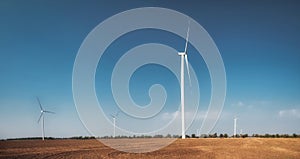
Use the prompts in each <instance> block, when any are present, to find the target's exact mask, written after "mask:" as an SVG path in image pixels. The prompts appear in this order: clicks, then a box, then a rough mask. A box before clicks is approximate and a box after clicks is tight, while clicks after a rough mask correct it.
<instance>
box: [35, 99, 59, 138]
mask: <svg viewBox="0 0 300 159" xmlns="http://www.w3.org/2000/svg"><path fill="white" fill-rule="evenodd" d="M36 99H37V101H38V102H39V106H40V109H41V115H40V117H39V120H38V123H39V122H40V120H41V118H43V121H42V139H43V140H44V139H45V118H44V113H51V114H55V113H54V112H51V111H48V110H45V109H43V107H42V104H41V102H40V99H39V98H38V97H37V98H36Z"/></svg>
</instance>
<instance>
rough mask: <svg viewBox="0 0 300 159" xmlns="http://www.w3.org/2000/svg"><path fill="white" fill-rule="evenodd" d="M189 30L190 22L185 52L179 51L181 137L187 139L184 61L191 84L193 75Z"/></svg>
mask: <svg viewBox="0 0 300 159" xmlns="http://www.w3.org/2000/svg"><path fill="white" fill-rule="evenodd" d="M189 31H190V22H189V26H188V30H187V34H186V41H185V48H184V52H178V55H179V56H181V70H180V73H181V74H180V98H181V138H182V139H185V126H184V61H185V64H186V68H187V72H188V76H189V81H190V85H191V77H190V71H189V63H188V58H187V46H188V41H189Z"/></svg>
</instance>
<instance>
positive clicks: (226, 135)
mask: <svg viewBox="0 0 300 159" xmlns="http://www.w3.org/2000/svg"><path fill="white" fill-rule="evenodd" d="M249 137H256V138H300V134H295V133H294V134H268V133H267V134H263V135H262V134H252V135H248V134H237V135H235V136H233V135H231V136H229V135H228V134H227V133H225V134H222V133H221V134H217V133H214V134H202V135H200V136H197V135H196V134H191V135H186V138H249ZM113 138H115V139H134V138H181V136H180V135H171V134H167V135H153V136H151V135H133V136H125V135H122V136H115V137H113V136H102V137H95V136H73V137H67V138H56V137H45V139H46V140H65V139H76V140H88V139H113ZM1 140H41V137H25V138H9V139H1Z"/></svg>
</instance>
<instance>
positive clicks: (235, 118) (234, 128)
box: [233, 117, 238, 137]
mask: <svg viewBox="0 0 300 159" xmlns="http://www.w3.org/2000/svg"><path fill="white" fill-rule="evenodd" d="M237 119H238V118H237V117H234V119H233V120H234V125H233V137H236V121H237Z"/></svg>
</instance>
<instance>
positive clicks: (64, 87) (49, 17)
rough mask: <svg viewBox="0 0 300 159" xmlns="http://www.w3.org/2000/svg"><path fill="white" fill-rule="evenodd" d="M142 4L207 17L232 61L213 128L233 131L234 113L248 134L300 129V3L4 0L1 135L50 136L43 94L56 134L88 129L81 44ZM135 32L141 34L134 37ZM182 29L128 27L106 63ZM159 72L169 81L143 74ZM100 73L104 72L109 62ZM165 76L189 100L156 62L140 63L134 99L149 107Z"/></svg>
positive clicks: (204, 81) (198, 64)
mask: <svg viewBox="0 0 300 159" xmlns="http://www.w3.org/2000/svg"><path fill="white" fill-rule="evenodd" d="M137 7H165V8H170V9H173V10H176V11H179V12H182V13H184V14H186V15H188V16H190V17H192V18H193V19H194V20H196V21H197V22H198V23H200V24H201V25H202V26H203V27H204V28H205V29H206V30H207V31H208V33H209V34H210V35H211V37H212V38H213V39H214V41H215V43H216V45H217V46H218V48H219V51H220V53H221V56H222V58H223V61H224V64H225V69H226V74H227V96H226V102H225V105H224V110H223V113H222V115H221V118H220V120H219V122H218V124H217V125H216V127H215V129H214V130H213V131H212V132H218V133H228V134H232V129H233V128H232V125H233V117H234V116H238V118H239V120H238V123H239V125H238V129H243V132H244V133H249V134H252V133H300V127H299V122H300V31H299V28H300V20H299V19H300V18H299V17H300V10H299V7H300V3H299V2H298V1H268V0H266V1H262V2H261V1H256V2H255V1H249V2H240V1H226V2H225V1H224V2H223V1H201V2H192V1H191V2H184V1H163V2H160V1H126V2H125V1H122V2H117V1H115V2H113V1H62V2H61V1H43V2H41V1H14V0H12V1H9V0H2V1H0V20H1V23H0V55H1V56H0V57H1V58H0V74H1V75H0V138H11V137H28V136H40V125H39V124H37V119H38V117H39V107H38V104H37V101H36V99H35V97H36V96H39V97H40V99H41V102H42V104H43V105H44V106H45V107H46V108H47V109H49V110H51V111H54V112H56V114H55V115H51V114H49V115H47V117H46V133H47V135H48V136H55V137H65V136H75V135H87V134H88V132H87V131H86V130H85V128H84V126H83V125H82V123H81V122H80V119H79V117H78V114H77V112H76V108H75V105H74V102H73V97H72V69H73V64H74V60H75V57H76V54H77V51H78V49H79V47H80V45H81V43H82V42H83V40H84V38H85V37H86V36H87V34H88V33H89V32H90V31H91V30H92V29H93V28H94V27H96V26H97V25H98V24H99V23H101V22H102V21H104V20H105V19H106V18H108V17H110V16H112V15H114V14H117V13H119V12H122V11H125V10H128V9H133V8H137ZM142 34H143V35H149V37H148V36H146V37H147V38H145V37H144V36H142ZM131 36H132V37H139V39H138V40H136V41H130V40H128V39H132V37H131ZM172 36H174V35H168V34H167V33H166V32H160V31H158V30H145V32H144V33H142V31H137V32H133V33H132V34H128V36H127V37H122V38H121V39H119V41H117V42H116V43H114V45H115V46H116V47H114V46H112V47H111V48H110V49H111V50H110V51H111V52H119V54H109V51H108V53H107V54H106V56H107V58H108V59H110V60H103V65H106V66H108V67H110V65H112V64H113V62H116V59H117V58H118V57H119V56H121V55H122V53H123V51H125V50H126V49H127V50H128V49H129V48H131V47H134V46H137V45H140V44H142V43H146V42H153V41H155V42H160V43H172V42H170V41H168V40H166V39H168V38H173V37H172ZM142 37H144V38H142ZM158 37H166V38H165V39H163V38H162V39H159V38H158ZM174 39H176V37H174ZM182 42H183V39H180V38H178V37H177V41H176V40H174V42H173V43H172V44H170V45H173V46H174V47H175V49H180V47H181V46H179V45H177V44H181V43H182ZM118 43H119V44H118ZM118 45H120V46H122V47H117V46H118ZM176 47H179V48H176ZM122 49H123V50H122ZM199 58H200V57H197V56H196V54H191V57H190V61H191V64H192V65H193V67H194V69H195V68H196V70H195V71H196V73H198V74H197V75H198V79H201V80H200V81H201V82H200V83H199V85H200V88H201V86H202V87H203V89H204V90H201V92H203V93H202V94H201V95H202V96H203V99H204V101H203V104H204V105H205V103H206V104H207V102H208V101H207V100H208V98H209V97H210V92H209V88H210V86H209V84H210V82H209V80H210V79H209V74H208V72H207V70H206V72H205V65H204V63H203V61H201V58H200V60H199ZM197 68H198V71H197ZM151 69H154V70H160V71H157V72H155V73H156V76H160V77H161V79H159V80H157V79H151V78H150V79H149V81H146V82H145V78H143V77H144V76H145V75H147V72H149V71H151ZM200 70H204V71H200ZM97 71H99V72H101V66H99V67H98V69H97ZM104 73H106V74H107V75H109V74H110V73H111V72H109V71H107V72H105V71H104ZM162 75H164V76H162ZM96 78H97V82H96V86H97V88H99V87H102V86H103V85H105V83H106V82H108V79H109V78H102V76H101V77H99V76H98V74H97V75H96ZM146 79H148V78H146ZM166 80H168V82H165V83H164V81H166ZM141 81H143V83H142V82H141ZM156 82H161V83H162V84H163V85H165V88H166V90H167V92H168V93H170V94H169V97H168V101H167V103H170V104H174V103H175V104H176V103H179V85H178V83H177V81H176V80H175V77H174V75H172V74H170V72H169V71H167V70H165V69H164V68H161V67H158V66H155V65H154V66H149V67H145V68H144V69H140V70H138V71H137V72H136V74H135V75H134V76H133V77H132V84H131V90H135V91H132V92H131V93H132V96H133V99H135V100H136V102H137V103H139V104H141V105H143V104H144V105H145V104H147V103H148V102H149V98H148V97H147V90H148V87H149V86H150V85H151V84H153V83H156ZM144 83H145V84H144ZM97 88H96V91H97V94H98V96H100V98H103V99H104V101H105V100H106V101H105V102H106V103H112V102H111V95H110V94H107V91H108V90H106V89H108V88H105V89H101V91H102V92H101V91H100V89H97ZM103 91H104V92H103ZM204 92H207V93H204ZM139 94H141V96H139ZM169 111H170V113H172V111H173V110H171V109H170V110H169ZM200 113H201V112H200ZM197 124H199V122H195V123H194V124H193V125H192V126H191V128H190V129H189V130H188V133H195V131H196V129H197V128H196V127H197Z"/></svg>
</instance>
